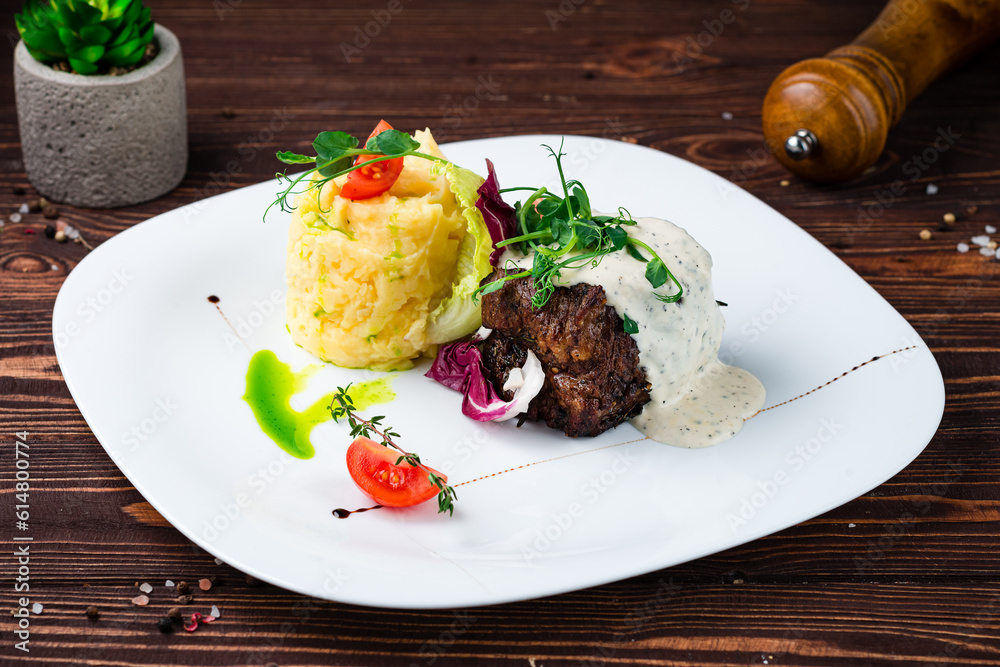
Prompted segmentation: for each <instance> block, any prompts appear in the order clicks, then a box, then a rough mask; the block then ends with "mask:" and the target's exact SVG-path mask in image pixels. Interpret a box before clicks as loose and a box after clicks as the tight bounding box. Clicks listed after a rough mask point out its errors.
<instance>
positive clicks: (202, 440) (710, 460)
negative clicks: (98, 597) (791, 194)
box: [53, 136, 944, 608]
mask: <svg viewBox="0 0 1000 667" xmlns="http://www.w3.org/2000/svg"><path fill="white" fill-rule="evenodd" d="M559 140H560V138H559V137H554V136H522V137H508V138H498V139H485V140H479V141H466V142H461V143H455V144H450V145H446V146H444V147H443V149H444V151H445V154H446V155H448V156H449V158H450V159H452V160H454V161H455V162H456V163H458V164H461V165H463V166H465V167H468V168H471V169H474V170H476V171H479V172H481V173H482V172H485V164H484V162H483V160H484V158H487V157H488V158H490V159H492V160H493V162H494V163H495V165H496V167H497V171H498V175H499V178H500V182H501V185H502V186H503V187H511V186H515V185H536V184H552V183H553V180H554V176H555V170H554V163H553V161H552V160H551V158H549V157H547V156H546V154H545V151H544V150H543V149H542V148H540V144H542V143H549V144H552V145H556V144H558V142H559ZM565 151H566V153H567V158H565V165H566V168H567V177H568V178H577V179H580V180H581V181H583V182H584V184H585V185H586V186H587V188H588V191H589V192H590V195H591V200H592V202H593V205H594V208H595V209H598V210H615V209H617V207H618V206H625V207H627V208H628V210H629V212H630V213H631V214H632V215H633V216H634V217H640V216H654V217H660V218H666V219H669V220H671V221H673V222H675V223H677V224H679V225H680V226H682V227H684V228H686V229H688V231H690V232H691V234H692V235H693V236H694V237H695V238H696V239H697V240H698V241H699V242H700V243H701V244H702V245H704V246H705V247H706V248H707V249H708V250H709V251H710V252H711V253H712V255H713V259H714V264H715V273H714V285H715V295H716V297H717V298H718V299H721V300H722V301H725V302H727V303H728V304H729V306H728V307H727V308H725V309H724V311H723V312H724V313H725V315H726V319H727V322H728V325H727V332H726V335H725V338H724V340H723V345H722V358H723V360H724V361H727V362H729V363H734V364H736V365H738V366H741V367H743V368H746V369H747V370H749V371H751V372H752V373H753V374H755V375H756V376H757V377H758V378H760V380H761V381H762V382H763V384H764V386H765V388H766V389H767V392H768V400H767V403H766V404H767V405H774V404H776V403H780V402H782V401H785V400H787V399H789V398H792V397H795V396H797V395H799V394H802V393H803V392H806V391H808V390H810V389H813V388H814V387H816V386H817V385H821V384H823V383H825V382H827V381H828V380H831V379H832V378H835V377H837V376H838V375H840V374H841V373H843V372H844V371H846V370H848V369H850V368H852V367H854V366H856V365H858V364H859V363H861V362H864V361H867V360H869V359H871V358H872V357H873V356H875V355H881V354H885V353H888V352H890V351H893V350H896V349H899V348H904V347H909V346H915V347H914V348H913V349H909V350H907V351H905V352H901V353H899V354H895V355H892V356H888V357H885V358H882V359H880V360H879V361H877V362H875V363H871V364H868V365H867V366H865V367H863V368H861V369H860V370H858V371H857V372H854V373H851V374H849V375H847V376H846V377H843V378H842V379H840V380H838V381H837V382H835V383H833V384H831V385H829V386H827V387H825V388H823V389H822V390H820V391H818V392H816V393H813V394H810V395H809V396H807V397H805V398H802V399H801V400H797V401H795V402H792V403H790V404H788V405H785V406H782V407H780V408H777V409H775V410H771V411H769V412H765V413H763V414H761V415H759V416H757V417H755V418H754V419H752V420H750V421H749V422H747V424H746V426H745V428H744V429H743V431H741V432H740V433H739V434H738V435H737V436H736V437H735V438H733V439H732V440H730V441H728V442H726V443H723V444H721V445H717V446H715V447H712V448H708V449H700V450H685V449H678V448H674V447H669V446H665V445H660V444H657V443H654V442H651V441H637V442H629V441H636V440H638V438H640V436H639V434H638V432H637V431H635V429H633V428H632V427H631V426H629V425H623V426H621V427H619V428H617V429H616V430H614V431H611V432H608V433H605V434H603V435H602V436H600V437H598V438H592V439H578V440H573V439H569V438H566V437H564V436H563V435H562V434H561V433H557V432H554V431H551V430H549V429H547V428H545V427H544V426H540V425H537V424H525V425H524V426H523V427H522V428H520V429H518V428H516V427H515V425H514V423H513V422H506V423H504V424H480V423H477V422H473V421H471V420H469V419H466V418H465V417H463V416H462V414H461V412H460V410H459V406H460V402H461V396H460V395H459V394H458V393H456V392H452V391H450V390H448V389H446V388H444V387H442V386H440V385H438V384H436V383H434V382H432V381H431V380H428V379H427V378H425V377H424V376H423V370H425V368H426V365H424V366H421V367H418V368H417V369H414V370H413V371H409V372H405V373H399V374H395V379H394V380H393V387H394V389H395V391H396V392H397V394H398V398H397V399H396V400H395V401H393V402H392V403H389V404H386V405H381V406H377V407H376V408H373V409H372V411H371V412H370V413H369V414H372V413H377V414H385V415H387V423H389V424H391V425H393V426H395V427H396V430H398V431H399V432H400V433H401V434H402V443H403V444H404V446H406V447H407V448H408V449H409V450H410V451H415V452H418V453H419V454H420V455H421V457H422V458H423V460H424V461H425V462H427V463H428V464H429V465H431V466H433V467H436V468H438V469H439V470H442V471H444V472H446V473H447V474H448V475H449V477H450V481H451V483H452V484H457V483H459V482H462V481H465V480H470V479H473V478H477V477H480V476H484V475H489V474H491V473H494V472H498V471H501V470H507V469H509V468H516V467H517V466H521V465H523V464H526V463H530V462H535V461H542V460H545V459H550V458H553V457H560V456H564V455H567V454H573V453H578V452H586V453H582V454H580V455H578V456H573V457H571V458H563V459H559V460H555V461H551V462H548V463H543V464H540V465H534V466H530V467H527V468H522V469H519V470H514V471H512V472H508V473H505V474H503V475H499V476H496V477H492V478H490V479H486V480H483V481H479V482H475V483H472V484H468V485H465V486H462V487H461V488H460V489H459V490H458V491H459V498H458V503H457V511H456V513H455V516H454V517H452V518H448V517H447V516H445V515H440V516H439V515H437V514H436V513H435V510H436V507H435V506H434V505H435V503H433V502H431V503H427V504H425V505H422V506H419V507H416V508H411V509H408V510H381V511H378V512H369V513H366V514H361V515H354V516H352V517H350V518H349V519H348V520H338V519H336V518H334V517H333V516H332V514H331V511H332V510H333V509H334V508H338V507H344V508H348V509H354V508H358V507H363V506H366V505H370V504H371V502H370V501H369V500H368V499H367V498H366V497H365V496H363V495H362V494H361V492H360V491H358V490H357V489H356V488H355V486H354V484H353V483H352V482H351V480H350V477H349V476H348V474H347V470H346V466H345V464H344V452H345V450H346V447H347V445H348V443H349V437H348V434H347V428H346V425H342V426H338V425H334V424H332V423H326V424H322V425H320V426H319V427H317V428H316V430H315V431H314V432H313V444H314V445H315V446H316V450H317V454H316V456H315V457H314V458H312V459H309V460H299V459H293V458H291V457H289V456H287V455H285V454H284V453H283V452H282V451H281V450H280V449H279V448H278V447H277V446H276V445H275V444H274V443H273V442H272V441H271V440H270V439H269V438H268V437H267V436H266V435H265V434H264V433H262V432H261V430H260V428H259V427H258V425H257V423H256V421H255V420H254V417H253V414H252V413H251V411H250V408H249V407H248V406H247V404H246V403H245V402H244V401H243V400H242V398H241V397H242V395H243V392H244V390H245V375H246V371H247V364H248V361H249V358H250V355H251V351H256V350H259V349H270V350H273V351H274V352H275V353H276V354H277V355H278V357H279V358H280V359H282V360H283V361H285V362H286V363H291V364H292V365H293V367H295V368H301V367H303V366H305V365H307V364H311V363H316V360H315V359H314V358H313V357H311V356H310V355H309V354H308V353H306V352H304V351H303V350H301V349H299V348H297V347H296V346H295V345H293V344H292V343H291V342H290V340H289V337H288V335H287V333H286V330H285V323H284V301H283V300H284V255H285V244H286V235H287V222H288V216H287V215H286V214H282V213H280V212H274V211H272V214H271V216H270V217H269V221H268V222H267V223H266V224H265V223H263V222H262V221H261V215H262V213H263V211H264V209H265V208H266V207H267V205H268V203H269V202H270V201H271V200H272V199H273V198H274V196H275V193H276V191H277V189H278V188H277V185H276V183H274V182H268V183H261V184H259V185H255V186H252V187H248V188H244V189H242V190H237V191H235V192H230V193H226V194H223V195H220V196H217V197H212V198H210V199H206V200H204V201H201V202H197V203H195V204H191V205H189V206H185V207H183V208H180V209H177V210H174V211H171V212H169V213H166V214H163V215H160V216H157V217H155V218H153V219H150V220H147V221H146V222H143V223H141V224H139V225H136V226H135V227H133V228H131V229H129V230H127V231H125V232H123V233H121V234H119V235H117V236H115V237H114V238H112V239H110V240H108V241H107V242H105V243H103V244H102V245H101V246H100V247H98V248H97V249H96V250H95V251H94V252H92V253H91V254H90V255H89V256H88V257H87V258H86V259H84V260H83V261H82V262H81V263H80V265H79V266H78V267H77V268H76V269H75V270H74V271H73V272H72V274H71V275H70V276H69V277H68V278H67V280H66V282H65V284H64V285H63V287H62V289H61V290H60V292H59V297H58V299H57V300H56V305H55V311H54V313H53V329H54V336H55V341H56V351H57V355H58V359H59V364H60V366H61V368H62V371H63V374H64V376H65V378H66V382H67V384H68V385H69V388H70V391H71V392H72V394H73V398H74V399H75V400H76V402H77V404H78V405H79V407H80V410H81V412H82V413H83V415H84V417H85V418H86V420H87V422H88V424H90V426H91V428H92V429H93V431H94V434H95V435H96V436H97V438H98V439H99V440H100V442H101V444H102V445H103V446H104V448H105V449H106V450H107V452H108V454H109V455H110V456H111V457H112V459H114V461H115V463H116V464H117V465H118V466H119V467H120V468H121V470H122V472H124V473H125V475H126V476H127V477H128V478H129V480H131V482H132V483H133V484H134V485H135V487H136V489H138V490H139V492H140V493H142V494H143V496H145V497H146V499H147V500H149V502H150V503H151V504H152V505H153V506H154V507H155V508H156V509H157V510H158V511H159V512H160V513H161V514H163V516H164V517H166V518H167V520H169V521H170V522H171V523H172V524H173V525H174V526H176V527H177V528H178V529H179V530H180V531H181V532H183V533H184V534H185V535H186V536H187V537H189V538H190V539H191V540H193V541H194V542H196V543H197V544H199V545H201V546H202V547H204V548H205V549H207V550H208V551H209V552H211V553H212V554H214V555H215V556H217V557H219V558H221V559H222V560H224V561H226V562H227V563H230V564H231V565H233V566H234V567H237V568H239V569H240V570H243V571H244V572H247V573H250V574H252V575H254V576H256V577H258V578H260V579H263V580H265V581H268V582H271V583H273V584H276V585H278V586H282V587H284V588H287V589H290V590H293V591H297V592H300V593H304V594H308V595H313V596H316V597H320V598H327V599H331V600H338V601H343V602H350V603H355V604H362V605H373V606H384V607H397V608H442V607H460V606H470V605H482V604H492V603H500V602H507V601H513V600H522V599H527V598H534V597H539V596H544V595H550V594H554V593H560V592H564V591H570V590H575V589H580V588H585V587H588V586H594V585H597V584H601V583H605V582H609V581H614V580H618V579H622V578H625V577H629V576H633V575H637V574H641V573H645V572H649V571H653V570H657V569H660V568H664V567H668V566H670V565H674V564H677V563H681V562H684V561H687V560H691V559H694V558H698V557H701V556H704V555H707V554H711V553H714V552H717V551H720V550H723V549H726V548H729V547H733V546H736V545H738V544H742V543H744V542H748V541H750V540H753V539H755V538H758V537H761V536H763V535H767V534H769V533H772V532H775V531H778V530H781V529H783V528H786V527H788V526H792V525H794V524H796V523H799V522H801V521H804V520H806V519H809V518H811V517H814V516H816V515H818V514H821V513H823V512H826V511H827V510H830V509H832V508H834V507H836V506H838V505H841V504H843V503H845V502H847V501H848V500H850V499H852V498H855V497H857V496H859V495H861V494H863V493H865V492H867V491H869V490H870V489H872V488H874V487H876V486H877V485H879V484H881V483H882V482H884V481H885V480H887V479H888V478H890V477H891V476H892V475H894V474H895V473H897V472H898V471H899V470H901V469H902V468H903V467H905V466H906V465H907V464H908V463H909V462H910V461H912V460H913V459H914V458H915V457H916V456H917V454H919V453H920V451H921V450H922V449H923V448H924V447H925V446H926V444H927V443H928V441H929V440H930V439H931V437H932V436H933V434H934V432H935V430H936V429H937V426H938V423H939V422H940V419H941V415H942V412H943V409H944V385H943V382H942V378H941V373H940V370H939V369H938V366H937V364H936V363H935V361H934V358H933V356H932V355H931V353H930V351H929V350H928V349H927V347H926V346H925V345H924V343H923V341H921V340H920V338H919V336H918V335H917V333H916V332H915V331H914V330H913V328H912V327H910V325H909V324H907V322H906V321H905V320H904V319H903V318H902V317H901V316H900V315H899V314H898V313H897V312H896V311H895V310H894V309H893V308H892V307H891V306H890V305H889V304H888V303H886V302H885V301H884V300H883V299H882V298H881V297H880V296H879V295H878V294H877V293H876V292H875V291H874V290H873V289H872V288H871V287H869V286H868V285H867V284H866V283H865V282H864V281H863V280H862V279H861V278H859V277H858V276H857V275H856V274H855V273H854V272H853V271H851V270H850V269H849V268H848V267H847V266H846V265H845V264H843V263H842V262H841V261H840V260H839V259H837V258H836V257H835V256H834V255H833V254H832V253H830V252H829V251H828V250H826V249H825V248H824V247H823V246H822V245H820V244H819V243H818V242H816V241H815V240H814V239H813V238H812V237H810V236H809V235H808V234H806V233H805V232H803V231H802V230H801V229H799V228H798V227H797V226H795V225H794V224H793V223H792V222H790V221H789V220H787V219H786V218H784V217H783V216H781V215H779V214H778V213H777V212H775V211H774V210H773V209H771V208H770V207H768V206H766V205H765V204H763V203H762V202H761V201H759V200H758V199H756V198H754V197H753V196H751V195H750V194H748V193H746V192H744V191H743V190H741V189H739V188H738V187H736V186H734V185H732V184H731V183H729V182H728V181H725V180H724V179H722V178H720V177H718V176H716V175H714V174H712V173H711V172H709V171H706V170H704V169H701V168H700V167H697V166H695V165H692V164H690V163H688V162H685V161H683V160H681V159H678V158H676V157H672V156H670V155H666V154H664V153H660V152H658V151H655V150H651V149H648V148H643V147H639V146H635V145H630V144H626V143H621V142H614V141H606V140H601V139H595V138H591V137H574V136H571V137H566V146H565ZM209 295H218V296H219V297H220V299H221V301H220V303H219V306H220V307H221V309H222V311H223V312H224V313H225V315H226V316H227V317H228V319H229V321H230V323H231V324H232V327H233V329H235V331H236V332H237V334H238V335H234V333H233V329H231V328H230V326H228V325H227V323H226V322H225V321H224V320H223V318H222V317H220V314H219V312H217V310H216V308H215V307H214V306H213V305H212V304H211V303H209V302H208V300H207V297H208V296H209ZM241 338H242V340H241ZM378 375H380V374H377V373H372V372H366V371H355V370H345V369H340V368H335V367H333V366H330V365H326V366H325V367H324V368H323V369H322V370H321V371H320V372H318V373H317V374H316V375H315V376H313V378H312V380H311V383H310V385H309V388H308V390H307V391H306V392H304V394H303V395H302V396H301V400H302V403H301V404H302V405H306V404H307V403H308V402H311V401H312V400H314V399H315V398H317V397H319V396H322V395H323V394H325V393H327V392H329V391H332V390H333V389H334V388H335V387H336V386H338V385H343V384H345V383H346V382H349V381H359V380H366V379H370V378H372V377H375V376H378ZM616 443H629V444H623V445H621V446H618V447H611V448H605V449H600V450H598V451H590V450H594V449H595V448H599V447H603V446H605V445H614V444H616Z"/></svg>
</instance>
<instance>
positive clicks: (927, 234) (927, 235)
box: [920, 229, 931, 241]
mask: <svg viewBox="0 0 1000 667" xmlns="http://www.w3.org/2000/svg"><path fill="white" fill-rule="evenodd" d="M920 239H921V240H923V241H930V240H931V230H929V229H921V230H920Z"/></svg>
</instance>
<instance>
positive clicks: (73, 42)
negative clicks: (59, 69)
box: [58, 28, 86, 52]
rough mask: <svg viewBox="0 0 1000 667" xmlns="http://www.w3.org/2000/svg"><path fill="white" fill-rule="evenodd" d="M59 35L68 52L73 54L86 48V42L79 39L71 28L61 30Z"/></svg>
mask: <svg viewBox="0 0 1000 667" xmlns="http://www.w3.org/2000/svg"><path fill="white" fill-rule="evenodd" d="M58 35H59V41H60V42H62V43H63V45H64V46H65V47H66V51H69V52H72V51H76V50H77V49H81V48H83V47H84V46H86V44H85V43H84V41H83V40H82V39H80V38H79V37H77V36H76V33H75V32H73V31H72V30H70V29H69V28H59V30H58Z"/></svg>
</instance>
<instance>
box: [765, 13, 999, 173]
mask: <svg viewBox="0 0 1000 667" xmlns="http://www.w3.org/2000/svg"><path fill="white" fill-rule="evenodd" d="M997 39H1000V0H921V1H920V2H913V0H890V2H889V3H888V4H887V5H886V6H885V8H884V9H883V10H882V13H881V14H879V16H878V18H877V19H875V21H874V23H872V24H871V25H870V26H868V28H867V29H866V30H865V31H864V32H863V33H861V35H859V36H858V38H857V39H855V40H854V41H853V42H852V43H851V44H848V45H847V46H842V47H840V48H837V49H834V50H833V51H831V52H830V53H828V54H827V55H826V56H825V57H823V58H811V59H809V60H804V61H802V62H799V63H796V64H794V65H792V66H791V67H789V68H788V69H786V70H785V71H784V72H782V73H781V74H780V75H778V77H777V78H776V79H775V80H774V83H772V84H771V87H770V89H769V90H768V91H767V95H766V96H765V98H764V109H763V114H762V116H763V126H764V137H765V139H766V140H767V143H768V146H769V147H770V149H771V152H772V153H773V154H774V156H775V158H777V160H778V161H779V162H781V164H783V165H784V166H785V167H786V168H787V169H788V170H789V171H791V172H793V173H795V174H797V175H799V176H801V177H803V178H805V179H807V180H811V181H817V182H821V183H833V182H840V181H845V180H848V179H850V178H854V177H855V176H858V175H860V174H861V173H863V172H864V171H865V170H866V169H867V168H869V167H870V166H872V165H873V164H875V162H876V161H877V160H878V157H879V155H881V153H882V149H883V148H884V147H885V142H886V138H887V137H888V134H889V129H890V128H891V127H892V126H893V125H895V124H896V123H897V122H898V121H899V119H900V117H901V116H902V115H903V111H904V110H905V109H906V106H907V105H908V104H909V103H910V101H911V100H912V99H913V98H915V97H916V96H917V95H919V94H920V93H921V92H922V91H923V90H924V88H926V87H927V86H928V85H930V83H931V82H932V81H934V80H935V79H937V78H938V77H939V76H940V75H941V74H943V73H944V72H945V71H947V70H949V69H951V68H952V67H954V66H956V65H957V64H959V63H960V62H962V61H963V60H965V59H966V58H968V57H970V56H972V55H973V54H975V53H976V52H977V51H979V50H981V49H982V48H985V47H986V46H987V45H989V44H991V43H993V42H995V41H996V40H997Z"/></svg>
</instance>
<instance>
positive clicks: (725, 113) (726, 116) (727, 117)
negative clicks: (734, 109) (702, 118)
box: [722, 111, 733, 120]
mask: <svg viewBox="0 0 1000 667" xmlns="http://www.w3.org/2000/svg"><path fill="white" fill-rule="evenodd" d="M732 119H733V114H732V113H731V112H729V111H723V112H722V120H732Z"/></svg>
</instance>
